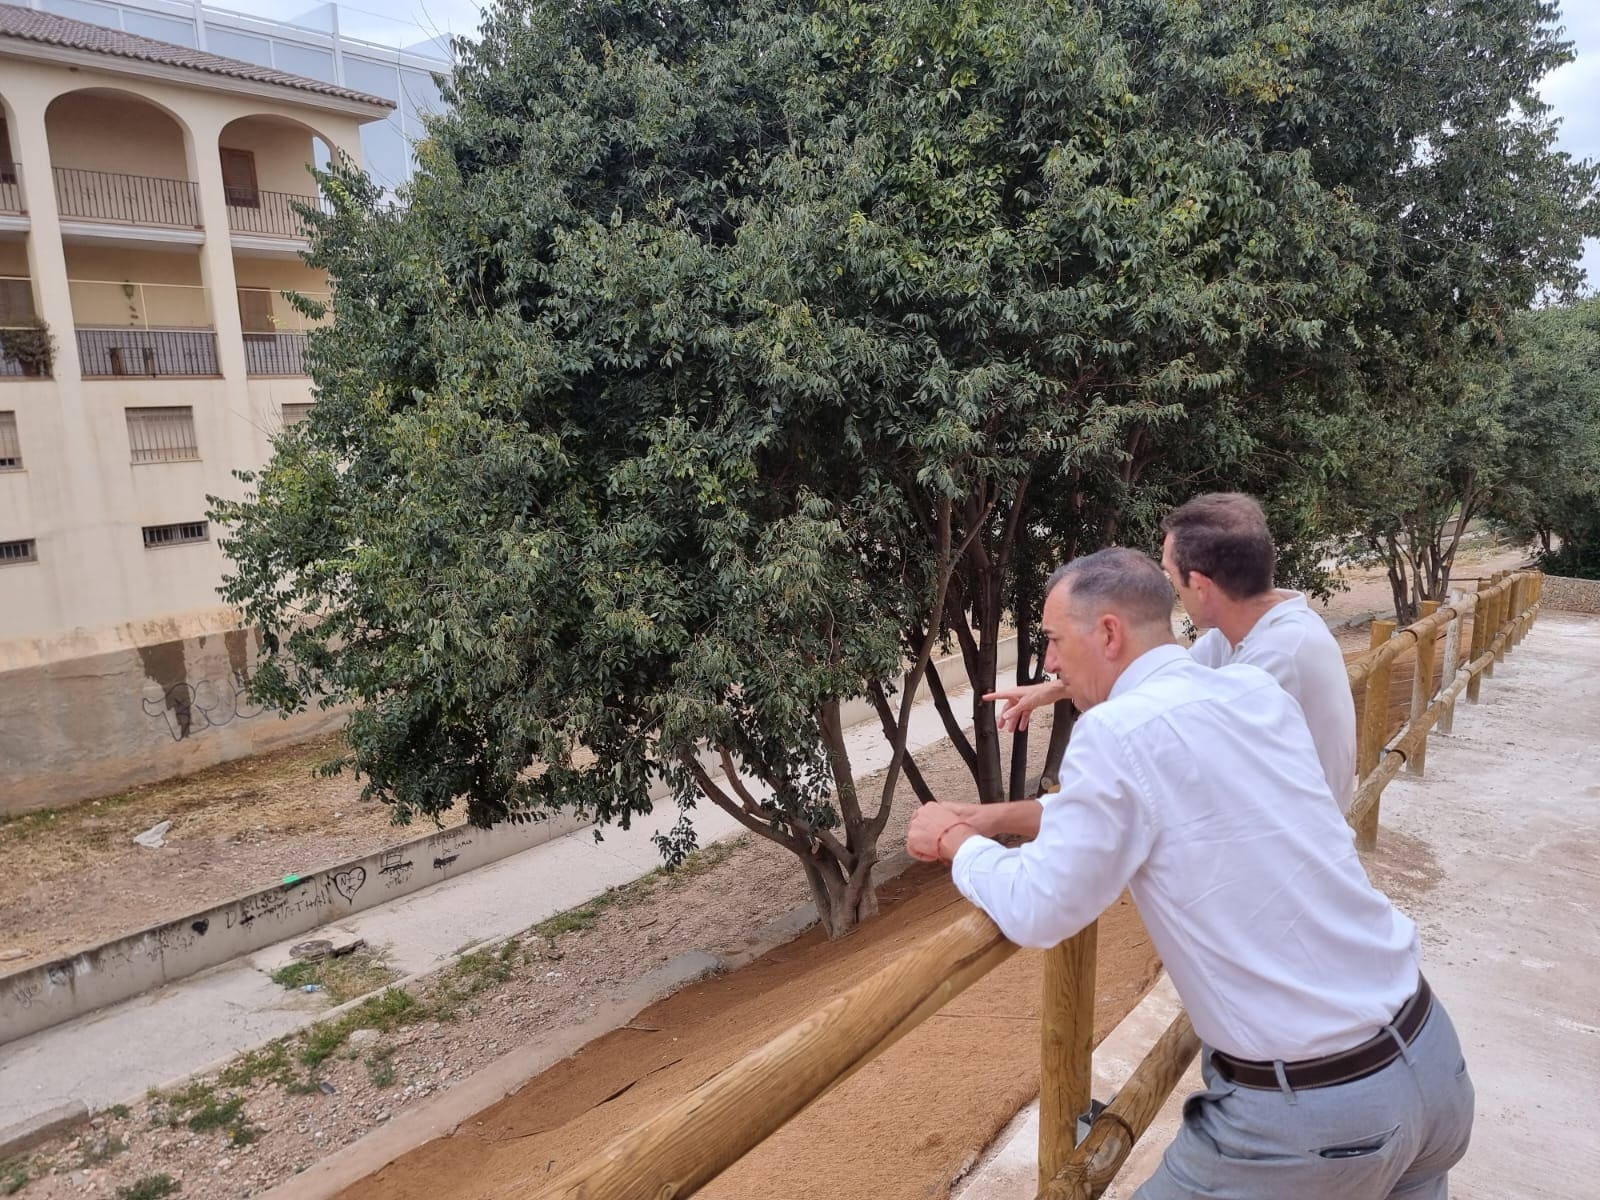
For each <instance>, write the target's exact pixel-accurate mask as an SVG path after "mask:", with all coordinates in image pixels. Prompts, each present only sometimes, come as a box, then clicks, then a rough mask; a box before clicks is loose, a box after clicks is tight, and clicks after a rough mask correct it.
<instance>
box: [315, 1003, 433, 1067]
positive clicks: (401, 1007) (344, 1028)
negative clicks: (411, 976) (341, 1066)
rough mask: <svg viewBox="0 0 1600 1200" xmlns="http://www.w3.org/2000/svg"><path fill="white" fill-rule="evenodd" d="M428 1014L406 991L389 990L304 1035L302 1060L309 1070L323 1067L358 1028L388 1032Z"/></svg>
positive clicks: (316, 1026)
mask: <svg viewBox="0 0 1600 1200" xmlns="http://www.w3.org/2000/svg"><path fill="white" fill-rule="evenodd" d="M427 1015H428V1013H427V1011H426V1010H425V1009H424V1008H423V1006H422V1005H421V1004H419V1003H418V1002H417V998H416V997H415V996H413V995H412V994H411V993H410V992H408V991H406V990H405V989H404V988H393V987H392V988H386V989H385V990H384V991H382V992H380V993H379V994H378V995H376V996H373V997H372V998H370V999H368V1000H363V1001H362V1002H361V1003H360V1004H358V1005H356V1006H355V1007H354V1008H353V1009H351V1010H350V1011H349V1012H347V1013H345V1015H344V1016H342V1017H339V1018H338V1019H336V1020H333V1021H324V1022H322V1023H321V1024H320V1025H313V1026H312V1027H311V1028H310V1029H308V1030H306V1031H305V1032H304V1033H303V1034H301V1035H300V1056H299V1057H300V1061H301V1062H302V1063H304V1064H305V1065H306V1066H308V1067H317V1066H321V1065H322V1064H323V1063H324V1062H326V1061H327V1060H328V1059H329V1058H331V1057H333V1055H334V1054H335V1053H336V1052H337V1051H338V1049H339V1047H340V1046H342V1045H344V1041H345V1039H346V1038H347V1037H349V1036H350V1035H351V1034H352V1033H353V1032H355V1031H356V1030H357V1029H376V1030H378V1032H380V1033H388V1032H390V1031H392V1030H395V1029H398V1028H400V1026H402V1025H409V1024H411V1023H412V1022H414V1021H419V1020H422V1019H423V1018H424V1017H426V1016H427Z"/></svg>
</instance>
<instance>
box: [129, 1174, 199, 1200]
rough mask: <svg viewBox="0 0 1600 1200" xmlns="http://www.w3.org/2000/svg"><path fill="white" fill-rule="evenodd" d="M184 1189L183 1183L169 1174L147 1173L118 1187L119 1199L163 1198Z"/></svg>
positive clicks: (143, 1199)
mask: <svg viewBox="0 0 1600 1200" xmlns="http://www.w3.org/2000/svg"><path fill="white" fill-rule="evenodd" d="M182 1190H183V1185H182V1184H181V1183H179V1182H178V1181H177V1180H176V1179H174V1178H172V1176H170V1175H167V1174H164V1173H163V1174H160V1175H146V1176H144V1177H143V1178H141V1179H138V1180H136V1181H135V1182H133V1183H130V1184H128V1185H127V1186H125V1187H119V1188H118V1189H117V1200H163V1197H166V1196H171V1195H174V1194H175V1193H177V1192H180V1191H182Z"/></svg>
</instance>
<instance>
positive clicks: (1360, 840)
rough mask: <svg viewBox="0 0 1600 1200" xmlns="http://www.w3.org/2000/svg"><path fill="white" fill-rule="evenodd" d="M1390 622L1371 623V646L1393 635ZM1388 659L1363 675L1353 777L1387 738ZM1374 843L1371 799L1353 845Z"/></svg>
mask: <svg viewBox="0 0 1600 1200" xmlns="http://www.w3.org/2000/svg"><path fill="white" fill-rule="evenodd" d="M1394 630H1395V623H1394V622H1393V621H1374V622H1373V623H1372V648H1373V649H1374V650H1376V649H1377V648H1378V647H1379V646H1381V645H1383V644H1384V643H1385V642H1387V641H1388V640H1389V639H1390V638H1392V637H1393V636H1394ZM1389 667H1390V663H1389V661H1388V660H1385V661H1383V662H1380V663H1378V665H1377V666H1375V667H1373V668H1372V672H1371V674H1369V675H1368V676H1367V694H1366V699H1365V701H1364V702H1363V708H1362V710H1361V729H1360V730H1359V731H1358V734H1357V737H1356V778H1357V779H1365V778H1366V777H1367V776H1368V775H1370V774H1372V772H1373V771H1374V770H1375V769H1376V768H1377V765H1378V763H1379V761H1380V760H1381V759H1382V758H1383V745H1384V743H1385V742H1387V741H1388V740H1389ZM1377 844H1378V804H1377V801H1376V800H1374V801H1373V804H1372V806H1371V807H1370V808H1369V809H1367V811H1366V813H1365V814H1363V816H1362V818H1361V823H1360V824H1359V825H1358V826H1357V827H1356V845H1357V846H1359V847H1360V848H1361V849H1363V850H1370V849H1372V848H1373V847H1374V846H1376V845H1377Z"/></svg>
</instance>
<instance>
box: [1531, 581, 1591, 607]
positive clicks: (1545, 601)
mask: <svg viewBox="0 0 1600 1200" xmlns="http://www.w3.org/2000/svg"><path fill="white" fill-rule="evenodd" d="M1539 603H1540V604H1541V605H1542V606H1543V607H1545V608H1548V609H1557V610H1559V611H1561V612H1576V613H1596V614H1600V579H1571V578H1568V577H1567V576H1565V575H1546V576H1545V577H1544V594H1543V595H1542V596H1541V597H1540V598H1539Z"/></svg>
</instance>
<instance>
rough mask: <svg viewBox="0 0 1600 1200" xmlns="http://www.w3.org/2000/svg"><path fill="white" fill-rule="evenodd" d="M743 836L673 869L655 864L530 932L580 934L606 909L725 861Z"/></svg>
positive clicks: (552, 936)
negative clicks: (647, 872)
mask: <svg viewBox="0 0 1600 1200" xmlns="http://www.w3.org/2000/svg"><path fill="white" fill-rule="evenodd" d="M741 841H743V839H742V838H734V839H730V840H728V841H725V842H715V843H713V844H712V845H710V846H707V847H706V848H705V849H704V850H696V851H695V852H694V853H693V854H691V855H689V856H688V857H687V858H685V859H684V860H683V861H682V862H681V863H679V864H678V865H677V867H675V868H674V869H672V870H670V871H669V870H668V869H667V868H666V867H657V868H656V869H655V870H654V871H651V872H650V873H649V874H648V875H641V876H640V877H639V878H638V879H635V880H634V881H633V882H632V883H624V884H622V885H621V886H619V887H614V888H607V889H606V890H605V891H603V892H601V893H600V894H599V895H598V896H596V897H595V898H594V899H592V900H590V901H589V902H588V903H586V904H580V905H579V906H578V907H576V908H569V909H567V910H566V911H565V912H558V913H557V914H556V915H555V916H553V917H548V918H546V919H545V920H543V921H541V922H539V924H537V925H535V926H534V927H533V931H534V932H535V933H536V934H538V935H539V936H540V937H542V938H545V939H546V940H547V941H552V942H553V941H555V940H556V939H557V938H558V937H560V936H561V935H562V934H564V933H582V932H583V931H584V930H587V929H592V928H594V925H595V922H597V921H598V920H599V919H600V916H601V914H602V913H604V912H605V911H606V910H607V909H609V908H626V907H628V906H630V905H634V904H638V903H640V902H642V901H644V900H646V899H648V898H649V896H650V894H651V893H652V892H654V891H655V889H656V888H657V887H658V886H662V885H665V886H667V887H681V886H682V885H683V884H685V883H687V882H688V881H689V880H691V879H696V878H698V877H699V876H701V875H704V874H706V873H707V872H709V871H711V870H713V869H714V868H716V867H718V866H720V865H721V864H722V863H724V862H726V861H727V860H728V857H729V856H730V855H731V854H732V853H733V852H734V850H735V848H736V847H737V844H738V843H739V842H741Z"/></svg>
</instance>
